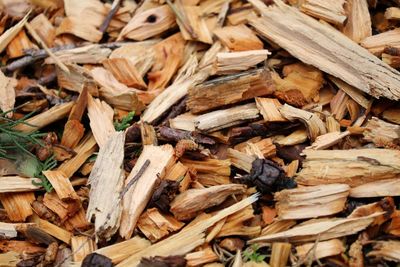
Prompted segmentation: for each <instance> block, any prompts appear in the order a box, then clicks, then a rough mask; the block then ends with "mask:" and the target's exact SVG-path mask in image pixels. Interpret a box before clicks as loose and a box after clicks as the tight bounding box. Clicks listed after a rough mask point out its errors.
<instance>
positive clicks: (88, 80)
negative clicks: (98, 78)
mask: <svg viewBox="0 0 400 267" xmlns="http://www.w3.org/2000/svg"><path fill="white" fill-rule="evenodd" d="M68 70H69V73H66V72H64V71H63V70H61V69H60V68H58V67H56V74H57V82H58V85H59V86H61V87H62V88H65V89H67V90H70V91H73V92H77V93H80V92H82V90H83V88H87V90H88V92H89V93H90V94H91V95H92V96H98V95H99V92H98V89H97V85H96V83H95V82H94V80H93V79H92V77H91V76H90V73H89V71H88V70H86V69H85V68H84V67H81V66H78V65H75V64H71V65H68Z"/></svg>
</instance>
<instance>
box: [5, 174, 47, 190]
mask: <svg viewBox="0 0 400 267" xmlns="http://www.w3.org/2000/svg"><path fill="white" fill-rule="evenodd" d="M33 182H35V183H39V182H40V180H39V179H38V178H25V177H20V176H3V177H0V193H12V192H27V191H35V190H38V189H40V187H39V186H37V185H34V184H33Z"/></svg>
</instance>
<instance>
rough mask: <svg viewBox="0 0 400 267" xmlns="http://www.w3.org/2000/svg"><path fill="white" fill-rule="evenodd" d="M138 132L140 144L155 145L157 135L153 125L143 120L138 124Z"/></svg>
mask: <svg viewBox="0 0 400 267" xmlns="http://www.w3.org/2000/svg"><path fill="white" fill-rule="evenodd" d="M140 134H141V137H142V144H143V145H144V146H145V145H155V146H156V145H157V135H156V131H155V130H154V127H153V126H151V125H150V124H147V123H145V122H143V123H141V124H140Z"/></svg>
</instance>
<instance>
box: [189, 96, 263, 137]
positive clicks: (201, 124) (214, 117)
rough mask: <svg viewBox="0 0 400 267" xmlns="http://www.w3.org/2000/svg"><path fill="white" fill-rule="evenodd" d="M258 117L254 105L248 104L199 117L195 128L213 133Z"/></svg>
mask: <svg viewBox="0 0 400 267" xmlns="http://www.w3.org/2000/svg"><path fill="white" fill-rule="evenodd" d="M258 116H259V111H258V109H257V107H256V105H255V104H254V103H250V104H245V105H240V106H235V107H233V108H228V109H221V110H217V111H212V112H209V113H206V114H203V115H200V116H198V117H197V118H196V120H195V126H196V128H197V129H198V130H200V131H202V132H214V131H217V130H220V129H224V128H227V127H230V126H234V125H238V124H241V123H243V122H245V121H246V120H251V119H256V118H258Z"/></svg>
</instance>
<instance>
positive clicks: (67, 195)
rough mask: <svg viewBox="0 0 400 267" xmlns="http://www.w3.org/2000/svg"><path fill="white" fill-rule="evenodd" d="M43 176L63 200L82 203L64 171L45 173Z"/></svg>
mask: <svg viewBox="0 0 400 267" xmlns="http://www.w3.org/2000/svg"><path fill="white" fill-rule="evenodd" d="M43 174H44V176H46V178H47V179H48V180H49V182H50V183H51V185H52V186H53V188H54V190H55V191H56V193H57V195H58V197H59V198H60V199H61V200H64V201H78V202H80V200H79V196H78V195H77V194H76V192H75V190H74V188H73V187H72V184H71V182H70V181H69V179H68V177H67V176H66V175H65V174H64V173H63V172H62V171H60V170H58V171H43Z"/></svg>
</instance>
